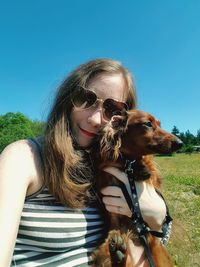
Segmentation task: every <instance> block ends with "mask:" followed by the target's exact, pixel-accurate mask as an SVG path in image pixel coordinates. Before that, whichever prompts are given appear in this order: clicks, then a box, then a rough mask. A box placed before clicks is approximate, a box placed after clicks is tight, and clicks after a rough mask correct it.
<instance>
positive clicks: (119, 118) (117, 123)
mask: <svg viewBox="0 0 200 267" xmlns="http://www.w3.org/2000/svg"><path fill="white" fill-rule="evenodd" d="M127 120H128V113H127V112H126V111H124V112H123V114H121V115H114V116H113V117H112V119H111V122H110V123H111V127H112V128H113V129H114V130H117V131H118V130H122V131H124V130H125V129H126V125H127Z"/></svg>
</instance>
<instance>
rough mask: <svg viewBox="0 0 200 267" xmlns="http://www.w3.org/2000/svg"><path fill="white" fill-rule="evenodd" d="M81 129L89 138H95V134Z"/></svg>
mask: <svg viewBox="0 0 200 267" xmlns="http://www.w3.org/2000/svg"><path fill="white" fill-rule="evenodd" d="M79 129H80V130H81V132H82V133H84V134H85V135H87V136H89V137H95V136H96V134H95V133H91V132H88V131H86V130H84V129H82V128H81V127H79Z"/></svg>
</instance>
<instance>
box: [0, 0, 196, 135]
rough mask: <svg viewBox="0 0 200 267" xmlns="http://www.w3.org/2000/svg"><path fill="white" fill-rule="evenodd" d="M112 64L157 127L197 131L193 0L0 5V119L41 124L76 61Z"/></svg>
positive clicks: (52, 0) (43, 0)
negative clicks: (125, 71)
mask: <svg viewBox="0 0 200 267" xmlns="http://www.w3.org/2000/svg"><path fill="white" fill-rule="evenodd" d="M96 57H110V58H114V59H117V60H120V61H121V62H122V63H123V64H124V65H125V66H127V67H128V68H129V69H130V70H131V72H133V74H134V77H135V81H136V86H137V92H138V99H139V108H140V109H143V110H146V111H148V112H150V113H152V114H154V115H155V116H156V117H157V118H158V119H159V120H161V122H162V125H163V127H165V128H166V129H167V130H171V129H172V127H173V126H174V125H176V126H177V127H178V129H179V130H180V131H183V132H185V131H186V130H188V129H189V130H190V132H192V133H193V134H195V135H196V133H197V130H198V129H200V1H199V0H167V1H165V0H137V1H136V0H123V1H122V0H99V1H97V0H96V1H95V0H28V1H27V0H18V1H14V0H13V1H6V0H5V1H1V0H0V114H5V113H6V112H9V111H11V112H17V111H20V112H23V113H24V114H25V115H27V116H29V117H30V118H32V119H38V120H44V119H45V118H46V115H47V114H48V110H49V104H50V103H51V100H52V97H53V95H54V91H55V89H56V87H57V86H58V85H59V83H60V82H61V81H62V79H63V78H64V76H65V75H66V74H67V73H69V71H71V70H72V69H74V68H75V67H76V66H77V65H79V64H80V63H83V62H85V61H87V60H89V59H93V58H96Z"/></svg>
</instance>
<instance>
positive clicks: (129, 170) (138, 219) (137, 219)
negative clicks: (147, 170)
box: [121, 160, 172, 267]
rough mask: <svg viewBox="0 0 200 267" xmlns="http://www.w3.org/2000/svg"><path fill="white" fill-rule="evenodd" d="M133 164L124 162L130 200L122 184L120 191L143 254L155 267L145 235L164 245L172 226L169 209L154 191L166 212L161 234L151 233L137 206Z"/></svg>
mask: <svg viewBox="0 0 200 267" xmlns="http://www.w3.org/2000/svg"><path fill="white" fill-rule="evenodd" d="M134 164H135V160H134V161H129V160H126V161H125V173H126V174H127V176H128V180H129V185H130V188H131V195H132V198H131V197H130V195H129V193H128V191H127V188H126V186H125V184H124V183H122V182H121V189H122V192H123V194H124V197H125V198H126V201H127V203H128V206H129V209H130V210H131V211H132V218H131V219H132V222H133V228H134V229H135V230H136V231H137V233H138V236H139V238H140V240H141V241H142V243H143V245H144V251H145V254H146V256H147V259H148V261H149V264H150V267H155V264H154V261H153V258H152V255H151V250H150V246H149V243H148V240H147V235H148V234H149V233H150V234H152V235H153V236H156V237H158V238H161V239H162V241H161V242H162V243H165V242H166V241H167V239H168V237H169V233H170V229H171V224H172V218H171V216H170V215H169V209H168V207H167V204H166V202H165V200H164V197H163V196H162V194H161V193H160V192H159V191H158V190H156V192H157V193H158V194H159V195H160V196H161V197H162V199H163V200H164V202H165V205H166V210H167V214H166V217H165V221H164V223H163V225H162V231H161V232H157V231H152V230H151V229H150V227H149V226H148V224H147V223H146V222H145V221H144V220H143V218H142V214H141V210H140V206H139V200H138V195H137V191H136V186H135V180H134Z"/></svg>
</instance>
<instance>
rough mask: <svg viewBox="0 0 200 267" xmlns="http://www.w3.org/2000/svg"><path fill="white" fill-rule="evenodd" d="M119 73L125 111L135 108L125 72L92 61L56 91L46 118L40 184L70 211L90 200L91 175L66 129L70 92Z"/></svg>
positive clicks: (103, 61)
mask: <svg viewBox="0 0 200 267" xmlns="http://www.w3.org/2000/svg"><path fill="white" fill-rule="evenodd" d="M104 73H105V74H117V73H119V74H122V76H123V77H124V80H125V83H126V89H127V99H126V103H127V105H128V108H129V109H131V108H135V105H136V93H135V86H134V84H133V79H132V77H131V74H130V73H129V71H128V70H127V69H126V68H124V67H123V66H122V65H121V63H120V62H118V61H115V60H111V59H96V60H91V61H89V62H87V63H86V64H83V65H80V66H79V67H78V68H77V69H76V70H74V71H73V72H72V73H71V74H70V75H69V76H68V77H67V78H66V79H65V80H64V81H63V83H62V84H61V86H60V87H59V88H58V91H57V96H56V98H55V101H54V103H53V106H52V109H51V112H50V114H49V116H48V119H47V126H46V130H45V136H44V184H45V185H46V187H47V188H48V189H49V191H50V192H51V193H52V194H53V195H54V196H55V197H56V198H57V200H58V201H60V202H61V203H63V204H64V205H67V206H68V207H72V208H80V207H83V206H84V205H85V204H86V202H87V201H88V200H89V198H90V194H89V192H90V190H88V189H89V187H90V185H91V181H92V178H93V177H92V176H93V173H92V171H91V167H90V166H89V165H88V164H87V162H88V160H86V159H85V157H84V156H83V154H84V150H82V151H81V150H80V149H77V148H76V147H74V141H73V137H72V134H71V129H70V114H71V111H72V108H73V106H72V103H71V99H70V95H71V93H73V91H75V90H76V88H77V86H85V87H87V84H88V83H89V81H91V79H93V78H94V77H96V76H97V75H99V74H104Z"/></svg>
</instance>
